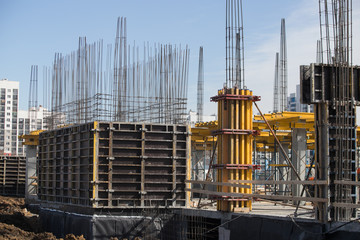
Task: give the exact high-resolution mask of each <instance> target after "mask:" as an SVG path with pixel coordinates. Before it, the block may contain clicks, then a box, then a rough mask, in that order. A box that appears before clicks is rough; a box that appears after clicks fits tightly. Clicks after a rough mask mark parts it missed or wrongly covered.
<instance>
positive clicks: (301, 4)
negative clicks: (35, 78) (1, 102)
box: [0, 0, 360, 114]
mask: <svg viewBox="0 0 360 240" xmlns="http://www.w3.org/2000/svg"><path fill="white" fill-rule="evenodd" d="M357 2H358V1H354V3H353V4H354V62H355V63H357V64H360V61H358V60H359V59H358V58H357V57H356V54H355V52H356V50H358V49H359V47H358V46H357V45H358V44H357V43H356V41H357V40H356V39H359V37H360V34H358V31H357V30H356V26H359V24H360V22H359V19H358V17H357V16H359V14H356V13H359V9H360V7H359V5H360V4H359V3H357ZM243 11H244V35H245V74H246V75H245V85H246V86H247V87H248V88H249V89H252V90H253V91H254V94H255V95H260V96H262V99H263V100H262V101H261V103H260V107H261V108H262V109H263V112H268V111H270V110H271V109H272V94H273V80H274V61H275V52H276V51H278V50H279V45H280V20H281V18H285V19H286V30H287V40H288V67H289V93H290V92H294V91H295V85H296V84H298V83H299V77H298V76H299V72H298V69H299V65H300V64H309V63H310V62H314V61H315V54H316V40H317V39H318V38H319V37H318V36H319V23H318V0H297V1H289V0H274V1H269V0H251V1H250V0H244V1H243ZM119 16H124V17H127V23H128V25H127V28H128V42H133V41H135V42H136V43H137V44H139V45H142V44H143V43H144V42H150V43H172V44H177V45H179V44H181V45H183V46H184V45H186V44H188V45H189V48H190V50H191V56H190V72H189V94H188V96H189V101H188V102H189V104H188V108H189V109H193V110H195V109H196V81H197V68H198V51H199V47H200V46H204V69H205V113H206V114H212V113H215V112H216V104H215V103H210V97H211V96H214V95H216V93H217V90H218V89H220V88H222V86H223V83H224V81H225V0H223V1H220V0H181V1H173V0H166V1H165V0H151V1H149V0H147V1H146V0H133V1H129V0H128V1H125V0H117V1H116V0H104V1H95V0H77V1H70V0H63V1H49V0H32V1H29V0H0V78H8V79H9V80H14V81H19V82H20V93H21V96H20V107H21V108H22V109H25V108H26V107H27V104H28V87H29V79H30V67H31V65H39V83H40V85H41V79H42V74H41V72H42V67H43V66H50V65H51V63H52V61H53V58H54V54H55V52H60V53H63V54H67V53H70V52H71V51H72V50H75V49H76V48H77V43H78V37H79V36H86V37H87V41H88V42H93V41H96V40H98V39H104V44H105V45H106V44H107V43H113V42H114V38H115V28H116V19H117V17H119ZM357 23H359V24H358V25H356V24H357ZM358 42H359V41H358ZM39 92H42V89H39ZM39 102H40V103H41V102H42V95H39Z"/></svg>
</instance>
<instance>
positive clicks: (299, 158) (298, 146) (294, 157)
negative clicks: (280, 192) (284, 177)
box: [291, 128, 306, 204]
mask: <svg viewBox="0 0 360 240" xmlns="http://www.w3.org/2000/svg"><path fill="white" fill-rule="evenodd" d="M291 162H292V164H293V165H294V167H295V169H296V170H297V172H298V174H299V176H300V178H301V180H305V169H306V129H304V128H294V129H293V130H292V139H291ZM291 180H299V179H298V178H297V176H296V174H295V172H294V171H293V170H291ZM301 189H302V187H301V185H300V184H293V185H291V191H292V195H293V196H300V193H301ZM304 203H305V202H301V203H300V204H304ZM294 204H297V201H294Z"/></svg>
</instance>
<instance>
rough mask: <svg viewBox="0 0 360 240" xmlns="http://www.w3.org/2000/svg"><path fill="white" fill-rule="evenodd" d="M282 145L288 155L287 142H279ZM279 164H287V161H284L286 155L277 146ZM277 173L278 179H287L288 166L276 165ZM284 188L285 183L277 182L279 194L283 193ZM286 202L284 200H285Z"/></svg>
mask: <svg viewBox="0 0 360 240" xmlns="http://www.w3.org/2000/svg"><path fill="white" fill-rule="evenodd" d="M281 145H282V147H283V148H284V150H285V153H286V154H287V155H288V156H289V144H288V143H281ZM279 164H284V165H288V162H287V161H286V157H285V156H284V154H283V153H282V151H281V150H280V148H279ZM278 173H279V175H278V176H279V178H278V180H280V181H281V180H285V181H287V180H289V174H288V167H281V166H279V167H278ZM285 190H286V184H279V195H285ZM285 202H286V201H285Z"/></svg>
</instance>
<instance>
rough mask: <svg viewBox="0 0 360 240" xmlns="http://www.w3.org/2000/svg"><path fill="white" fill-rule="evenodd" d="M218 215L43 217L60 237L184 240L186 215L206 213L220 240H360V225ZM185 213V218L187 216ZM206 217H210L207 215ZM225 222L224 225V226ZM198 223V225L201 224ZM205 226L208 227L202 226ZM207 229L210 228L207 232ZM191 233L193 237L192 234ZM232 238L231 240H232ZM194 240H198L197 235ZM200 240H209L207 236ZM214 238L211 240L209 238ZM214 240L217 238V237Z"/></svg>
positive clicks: (47, 227) (45, 225) (53, 213)
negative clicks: (71, 235) (71, 234)
mask: <svg viewBox="0 0 360 240" xmlns="http://www.w3.org/2000/svg"><path fill="white" fill-rule="evenodd" d="M216 213H217V212H207V211H204V212H203V213H201V212H196V211H191V210H190V209H188V211H187V212H183V213H181V212H178V213H176V212H172V213H171V212H168V213H166V214H160V215H157V216H140V215H139V216H125V215H121V216H116V215H111V214H110V215H95V214H94V215H80V214H74V213H66V212H61V211H56V210H49V209H44V208H40V210H39V215H40V220H41V223H42V227H43V228H44V230H45V231H48V232H52V233H54V234H55V235H56V236H57V237H58V238H60V237H62V238H63V237H65V235H66V234H68V233H73V234H74V235H83V236H84V237H85V238H86V239H95V240H103V239H104V240H105V239H106V240H108V239H110V238H111V237H117V238H118V239H129V240H130V239H135V238H136V237H138V239H174V240H183V239H187V238H188V237H189V236H192V235H191V234H190V232H192V231H193V230H194V229H195V227H196V226H193V225H191V224H194V223H192V222H191V221H190V220H191V217H190V220H189V219H187V218H186V216H185V215H187V214H190V215H189V216H192V217H194V216H196V215H198V214H204V216H203V220H204V221H207V222H208V221H213V220H216V221H215V222H217V224H216V226H218V229H216V227H215V228H213V227H211V229H216V230H215V231H217V232H218V235H217V234H215V235H216V238H219V239H224V240H242V239H251V240H272V239H276V240H289V239H291V240H323V239H329V240H333V239H334V240H335V239H346V240H351V239H360V223H359V222H358V221H354V222H351V223H347V224H344V223H332V224H327V225H324V224H321V223H318V222H316V221H314V220H307V219H296V220H295V219H291V218H290V217H269V216H259V215H257V216H256V215H249V214H231V215H230V216H231V217H230V220H229V218H227V217H225V218H224V216H222V215H221V214H216ZM179 214H180V215H181V216H180V215H179ZM183 214H184V215H183ZM205 215H206V216H205ZM221 223H222V224H221ZM197 224H198V223H197ZM202 227H204V226H202ZM208 227H209V226H206V228H207V230H208ZM205 230H206V229H205ZM189 234H190V235H189ZM229 235H230V238H229ZM191 239H197V238H196V237H195V238H194V236H192V237H191ZM199 239H208V237H207V235H204V236H203V237H200V238H199ZM209 239H210V238H209ZM213 239H214V238H213Z"/></svg>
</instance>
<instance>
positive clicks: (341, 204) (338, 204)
mask: <svg viewBox="0 0 360 240" xmlns="http://www.w3.org/2000/svg"><path fill="white" fill-rule="evenodd" d="M331 205H332V206H334V207H340V208H360V204H355V203H332V204H331Z"/></svg>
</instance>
